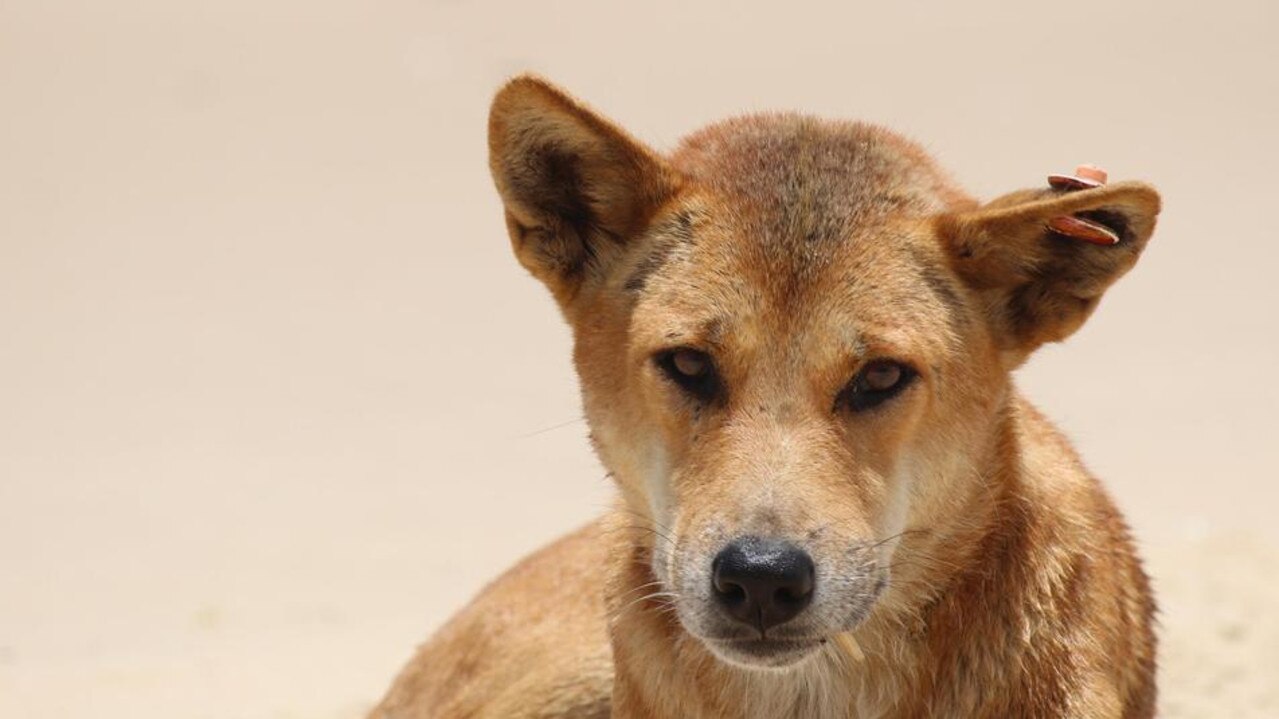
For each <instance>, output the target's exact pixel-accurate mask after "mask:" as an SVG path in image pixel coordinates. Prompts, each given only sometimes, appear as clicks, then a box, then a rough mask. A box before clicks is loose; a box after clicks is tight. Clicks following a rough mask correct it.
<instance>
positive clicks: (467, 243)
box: [0, 0, 1279, 719]
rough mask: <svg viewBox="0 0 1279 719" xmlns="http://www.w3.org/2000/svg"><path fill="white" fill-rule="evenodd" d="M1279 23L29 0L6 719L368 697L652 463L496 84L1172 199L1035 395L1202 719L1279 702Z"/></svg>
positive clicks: (5, 68) (8, 332)
mask: <svg viewBox="0 0 1279 719" xmlns="http://www.w3.org/2000/svg"><path fill="white" fill-rule="evenodd" d="M1276 31H1279V5H1277V4H1275V3H1273V2H1268V1H1266V0H1257V1H1256V2H1245V1H1242V0H1240V1H1235V0H1223V1H1221V2H1215V3H1210V4H1203V3H1178V2H1168V1H1164V2H1125V3H1111V2H1093V1H1092V0H1084V1H1080V2H1069V3H1059V4H1055V5H1047V4H1042V3H1037V4H1034V5H1033V6H1027V5H1022V6H1011V5H1008V4H1005V3H995V2H968V3H923V2H899V3H886V2H885V3H873V4H868V3H829V4H825V5H796V4H785V6H784V7H783V4H780V3H775V2H769V3H762V2H755V3H742V2H738V3H731V4H728V3H724V4H721V5H718V6H713V5H709V4H705V5H704V4H694V3H676V2H649V3H645V4H642V5H640V4H631V5H628V6H626V7H625V8H624V9H623V8H622V7H621V6H618V7H613V6H612V5H611V4H606V3H598V2H588V1H582V2H547V3H515V2H510V3H503V4H499V3H477V2H464V1H462V0H454V1H438V2H429V1H427V0H416V1H410V0H365V1H363V2H358V1H356V0H346V1H342V2H335V1H331V0H310V1H309V2H301V1H300V0H253V1H252V2H249V1H247V0H221V1H220V2H216V3H213V2H173V1H172V0H117V1H116V2H112V3H102V2H89V1H87V0H78V1H77V0H5V1H4V2H0V716H6V717H32V718H43V717H83V716H94V717H193V718H201V717H249V718H258V717H264V718H265V717H271V718H276V717H279V718H284V717H298V718H307V719H310V718H316V719H328V718H337V717H355V716H359V715H360V714H361V712H362V711H364V710H365V709H367V708H368V707H369V706H370V705H371V703H372V702H374V701H375V700H376V699H377V698H378V696H379V695H380V693H381V692H382V691H383V690H384V689H385V687H386V686H387V685H388V684H389V682H390V680H391V678H392V677H393V675H394V674H395V672H396V671H397V670H398V669H399V667H400V666H401V665H402V664H403V663H404V662H405V661H406V660H407V659H408V657H409V655H410V653H411V651H412V649H413V647H414V645H415V644H417V643H418V642H420V641H422V640H423V639H425V638H426V637H427V636H428V635H429V633H430V632H431V631H432V630H433V629H434V628H435V627H437V626H438V625H439V624H440V623H441V622H442V621H443V620H444V619H445V618H446V617H447V616H448V615H449V614H451V613H452V612H453V611H455V610H456V609H457V608H459V607H460V606H461V605H462V604H463V603H465V602H466V601H467V600H468V598H469V597H470V596H472V594H473V593H474V592H475V591H477V590H478V589H479V588H480V587H481V586H482V585H483V584H484V582H485V581H486V580H487V579H489V578H491V577H493V576H495V575H496V574H497V573H499V572H500V571H501V570H502V569H503V568H504V567H506V566H507V565H509V564H510V563H512V562H513V561H514V560H516V559H517V558H518V557H520V556H522V555H523V554H525V553H527V552H529V551H531V550H532V549H534V548H535V547H537V546H538V545H540V544H542V543H544V542H546V541H548V540H549V539H551V538H553V537H555V536H556V535H558V534H560V533H562V532H565V531H566V530H568V529H570V528H572V527H574V526H576V525H577V524H579V523H581V522H584V521H586V520H587V519H588V518H589V517H591V516H592V515H594V514H596V513H598V512H599V511H600V510H601V507H602V506H603V505H604V504H605V503H606V502H607V501H608V498H609V496H610V489H611V488H610V486H609V484H608V482H607V481H606V480H605V479H604V477H603V470H602V469H601V468H600V467H599V465H598V464H597V462H596V461H595V459H594V458H593V457H592V455H591V453H590V451H589V448H588V446H587V442H586V439H585V435H586V428H585V426H584V425H583V423H582V422H581V421H580V413H579V409H578V399H577V390H576V385H575V380H574V377H573V375H572V371H571V367H570V362H569V337H568V334H567V331H566V329H565V327H564V326H563V325H562V323H561V320H560V318H559V317H558V315H557V312H556V310H555V308H554V307H553V305H552V303H551V301H550V299H549V298H548V296H547V295H546V294H545V293H544V291H543V289H542V288H541V287H540V286H539V285H538V284H537V283H536V282H534V281H533V280H532V279H530V278H528V277H527V276H526V275H525V274H524V273H523V271H522V270H520V269H519V268H518V266H517V265H516V263H515V261H514V259H513V258H512V257H511V256H510V253H509V248H508V244H507V239H506V234H505V230H504V227H503V224H502V217H501V211H500V207H499V203H498V200H497V197H496V194H495V193H494V191H493V190H492V186H491V183H490V180H489V177H488V172H487V167H486V150H485V143H484V129H485V118H486V114H487V104H488V101H489V98H490V97H491V95H492V93H493V91H494V90H495V88H496V87H497V86H498V85H499V84H500V83H501V82H502V81H503V79H505V78H506V77H508V76H509V75H511V74H514V73H516V72H520V71H524V70H535V71H538V72H541V73H543V74H545V75H547V76H548V77H550V78H552V79H553V80H555V81H557V82H559V83H561V84H563V85H564V86H565V87H567V88H568V89H569V90H570V91H572V92H575V93H577V94H578V95H580V96H581V97H583V98H584V99H586V100H587V101H588V102H590V103H592V104H593V105H595V106H596V107H597V108H598V109H600V110H601V111H602V112H604V113H605V114H607V115H610V116H611V117H613V118H615V119H617V120H618V121H619V122H620V123H621V124H622V125H624V126H625V127H627V128H629V129H630V130H632V131H633V132H634V133H635V134H636V135H637V136H639V137H641V138H643V139H645V140H646V141H648V142H650V143H651V144H653V145H654V146H656V147H658V148H662V149H669V148H671V147H673V146H674V144H675V143H676V142H677V140H678V138H679V137H680V136H681V135H683V134H684V133H686V132H689V131H691V130H693V129H694V128H696V127H698V126H700V125H702V124H704V123H707V122H710V121H713V120H715V119H718V118H721V117H723V116H726V115H732V114H736V113H740V112H743V111H749V110H761V109H801V110H805V111H809V112H812V113H816V114H820V115H825V116H831V117H850V118H860V119H866V120H870V121H874V122H879V123H882V124H886V125H889V126H891V127H893V128H895V129H898V130H900V131H903V132H905V133H906V134H908V135H911V136H913V137H915V138H918V139H919V140H921V141H922V142H923V143H924V144H925V145H926V146H927V147H928V148H929V149H930V150H931V151H932V152H933V153H935V154H936V155H937V156H938V157H939V158H940V160H941V161H942V163H943V164H944V165H945V166H947V167H948V168H950V169H951V170H952V171H953V172H954V174H955V176H956V177H957V178H958V179H959V180H960V181H961V182H962V183H963V184H964V185H966V186H967V187H968V188H969V189H971V190H972V191H973V192H975V193H977V194H978V195H980V196H983V197H991V196H994V195H997V194H1000V193H1003V192H1006V191H1010V190H1013V189H1016V188H1020V187H1028V186H1038V185H1041V184H1043V182H1044V177H1045V175H1047V174H1048V173H1050V172H1060V171H1069V170H1071V169H1072V168H1073V167H1074V166H1075V165H1076V164H1077V163H1080V162H1094V163H1099V164H1101V165H1103V166H1105V167H1106V168H1107V169H1109V170H1110V171H1111V177H1112V178H1115V179H1128V178H1136V179H1144V180H1148V181H1150V182H1153V183H1154V184H1156V185H1157V186H1158V187H1159V188H1160V189H1161V191H1162V192H1163V195H1164V201H1165V212H1164V214H1163V216H1162V219H1161V222H1160V229H1159V231H1158V232H1157V233H1156V236H1155V239H1154V241H1153V243H1152V245H1151V246H1150V249H1149V250H1148V252H1147V254H1146V256H1145V258H1144V259H1143V261H1142V263H1141V264H1140V265H1139V266H1138V268H1137V269H1136V270H1135V271H1134V272H1133V273H1132V274H1131V275H1129V276H1128V278H1126V279H1125V280H1124V281H1123V282H1122V283H1120V284H1119V285H1118V286H1117V287H1116V288H1115V289H1114V290H1113V291H1112V292H1111V293H1110V294H1109V295H1108V297H1107V299H1106V300H1105V302H1104V303H1103V305H1102V309H1101V310H1100V311H1099V312H1098V313H1097V315H1096V316H1095V317H1094V318H1093V320H1092V321H1091V322H1090V323H1089V324H1088V325H1087V327H1085V329H1084V330H1083V331H1082V332H1081V333H1080V334H1079V335H1077V336H1076V337H1075V338H1074V339H1073V340H1072V341H1070V342H1069V343H1068V344H1066V345H1063V346H1059V347H1053V348H1049V349H1048V350H1046V351H1043V352H1041V353H1040V354H1039V355H1038V356H1037V357H1036V358H1035V359H1034V360H1033V361H1032V362H1031V363H1030V364H1029V365H1028V366H1027V367H1026V368H1025V369H1024V370H1023V371H1022V372H1021V374H1020V384H1021V385H1022V387H1023V389H1024V390H1025V392H1026V393H1028V394H1029V395H1030V396H1031V397H1032V398H1034V399H1035V400H1036V401H1037V402H1038V403H1039V404H1040V405H1041V406H1042V407H1043V408H1044V409H1045V410H1046V411H1047V412H1048V414H1049V415H1050V416H1052V417H1054V418H1055V419H1056V420H1058V422H1059V423H1060V424H1061V425H1062V426H1063V428H1064V429H1065V430H1066V431H1067V432H1068V433H1069V434H1070V436H1071V437H1073V439H1074V440H1075V441H1076V443H1077V445H1078V447H1079V449H1080V450H1081V452H1082V454H1083V456H1084V457H1085V458H1086V460H1087V462H1088V463H1089V464H1090V466H1091V467H1092V468H1093V469H1094V470H1095V471H1096V472H1097V473H1099V474H1100V475H1101V476H1102V477H1103V478H1104V479H1105V480H1106V482H1108V485H1109V487H1110V488H1111V490H1112V491H1113V493H1114V495H1115V496H1116V498H1117V500H1118V502H1119V503H1120V505H1121V506H1122V508H1123V509H1124V510H1125V511H1126V512H1127V515H1128V517H1129V518H1130V519H1131V521H1132V524H1133V525H1134V527H1135V530H1136V534H1137V537H1138V539H1139V541H1140V542H1141V544H1142V546H1143V551H1144V552H1145V554H1146V555H1147V557H1148V558H1149V563H1150V568H1151V570H1152V572H1153V573H1154V575H1155V583H1156V587H1157V589H1158V591H1159V592H1160V599H1161V602H1162V604H1163V608H1164V613H1163V616H1162V624H1163V631H1164V653H1163V661H1164V668H1163V672H1164V681H1163V692H1164V696H1165V700H1164V705H1163V714H1164V715H1165V716H1170V717H1190V716H1205V717H1208V716H1214V717H1221V716H1231V717H1246V716H1258V717H1260V716H1271V717H1273V716H1279V686H1276V685H1277V684H1279V683H1276V682H1274V681H1273V678H1274V667H1275V666H1279V624H1277V622H1276V616H1275V611H1274V610H1275V608H1276V606H1279V589H1277V586H1279V550H1277V549H1276V547H1279V524H1276V521H1275V516H1276V510H1277V509H1279V482H1277V481H1276V480H1279V476H1276V469H1275V468H1276V466H1277V464H1279V418H1277V415H1279V388H1277V387H1276V384H1275V382H1274V381H1273V375H1274V373H1275V371H1276V370H1277V369H1279V321H1277V320H1276V317H1275V313H1276V310H1277V309H1279V283H1277V282H1276V281H1275V277H1274V273H1275V271H1276V267H1277V266H1279V244H1277V243H1276V241H1275V232H1274V224H1275V220H1274V217H1273V216H1272V214H1271V209H1272V208H1273V207H1274V202H1275V200H1274V198H1275V197H1276V195H1279V179H1276V178H1279V171H1277V169H1279V168H1277V166H1276V163H1279V139H1277V136H1276V132H1275V128H1276V127H1279V50H1277V49H1276V45H1275V43H1274V37H1275V34H1276Z"/></svg>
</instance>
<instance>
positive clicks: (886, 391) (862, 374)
mask: <svg viewBox="0 0 1279 719" xmlns="http://www.w3.org/2000/svg"><path fill="white" fill-rule="evenodd" d="M918 377H919V372H917V371H916V370H915V368H913V367H911V366H910V365H908V364H905V363H904V362H898V361H896V360H888V359H878V360H872V361H870V362H867V363H866V364H865V365H863V366H862V368H861V369H860V370H858V371H857V374H856V375H855V376H854V377H853V379H852V381H850V382H849V383H848V385H847V386H845V387H844V389H843V390H842V391H841V392H840V393H839V396H838V397H837V398H836V400H835V406H836V407H837V408H838V407H847V408H848V409H849V410H851V411H853V412H865V411H867V410H870V409H874V408H875V407H878V406H879V405H881V404H883V403H885V402H887V401H888V400H890V399H892V398H894V397H896V396H897V395H899V394H901V393H902V392H904V391H905V390H906V388H907V387H909V386H910V385H911V384H913V383H914V382H915V380H916V379H917V378H918Z"/></svg>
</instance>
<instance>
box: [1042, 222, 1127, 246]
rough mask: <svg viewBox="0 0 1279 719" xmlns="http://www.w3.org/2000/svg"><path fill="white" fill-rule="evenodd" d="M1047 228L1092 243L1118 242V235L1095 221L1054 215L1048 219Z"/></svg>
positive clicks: (1108, 243)
mask: <svg viewBox="0 0 1279 719" xmlns="http://www.w3.org/2000/svg"><path fill="white" fill-rule="evenodd" d="M1048 229H1050V230H1052V231H1053V232H1056V233H1057V234H1059V235H1065V236H1067V237H1070V238H1073V239H1076V240H1083V241H1084V242H1091V243H1093V244H1094V245H1117V244H1119V235H1117V234H1115V233H1114V231H1113V230H1111V229H1110V228H1109V227H1106V226H1105V225H1099V224H1097V223H1096V222H1089V221H1088V220H1085V219H1082V218H1079V217H1071V216H1070V215H1064V216H1062V217H1054V218H1052V219H1051V220H1049V221H1048Z"/></svg>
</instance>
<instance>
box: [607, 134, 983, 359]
mask: <svg viewBox="0 0 1279 719" xmlns="http://www.w3.org/2000/svg"><path fill="white" fill-rule="evenodd" d="M672 160H673V163H674V164H675V166H676V167H677V168H678V169H679V170H680V171H681V172H682V173H683V174H684V175H685V176H686V177H688V178H690V180H691V183H690V184H691V186H692V188H693V189H692V191H691V192H690V193H689V195H688V196H686V197H685V198H684V200H683V201H682V202H681V203H680V204H679V205H678V206H677V207H675V208H673V211H672V212H670V213H669V214H666V215H665V216H663V218H662V219H661V220H659V222H658V223H657V224H656V226H655V227H654V228H653V230H652V232H651V235H652V242H651V245H652V250H651V254H650V255H649V256H648V257H646V258H645V260H644V261H642V262H641V263H640V264H639V265H638V267H637V268H636V269H635V271H634V273H633V274H632V275H631V276H630V277H629V279H628V282H627V284H628V288H629V289H631V290H633V291H636V292H639V293H641V295H642V299H641V306H645V307H647V308H648V309H650V310H652V311H653V312H654V313H655V314H658V315H659V316H660V318H661V321H662V322H663V323H664V324H665V325H667V327H666V328H665V331H666V332H667V333H668V334H669V333H676V332H679V333H698V332H700V333H702V334H711V335H713V334H716V333H719V334H724V335H728V334H734V335H740V334H741V333H742V332H744V331H749V329H750V328H751V326H753V327H754V328H755V329H758V330H760V331H762V332H767V333H768V334H769V335H770V336H773V337H776V336H778V335H779V334H781V333H785V334H794V330H796V329H799V328H810V329H811V328H817V329H819V330H820V331H823V332H829V331H831V330H834V331H836V332H839V333H842V334H843V335H844V336H846V337H847V339H848V341H849V342H854V343H856V342H862V341H864V340H865V339H866V337H868V336H869V337H872V338H874V337H883V336H884V335H889V336H890V337H888V340H889V341H891V342H894V343H902V342H917V341H918V340H919V337H918V335H927V334H928V333H930V332H931V333H933V334H937V333H945V331H946V328H945V324H946V323H948V322H949V321H951V320H952V319H953V317H952V316H953V315H954V314H955V311H954V310H955V307H954V305H957V304H959V303H960V298H959V295H958V291H957V289H956V286H955V285H954V284H953V283H952V280H951V278H950V277H949V273H948V272H947V271H946V270H945V268H944V264H943V262H942V259H941V257H940V253H939V251H938V248H937V245H936V243H935V241H934V240H933V239H932V235H931V232H930V230H929V225H928V222H927V218H929V217H931V216H934V215H936V214H938V213H940V212H943V211H946V210H948V209H953V208H956V207H958V206H960V205H962V204H965V203H967V202H970V201H969V200H968V199H967V198H966V197H965V196H964V195H963V194H962V193H961V192H959V191H958V190H957V189H956V188H955V187H954V185H953V184H952V183H951V182H950V181H949V179H948V178H947V177H946V176H945V175H944V174H943V173H942V172H941V171H940V170H939V169H938V168H937V167H936V165H935V164H934V163H933V162H932V160H931V159H930V158H929V157H928V156H927V155H926V154H925V153H924V152H923V151H922V150H920V149H919V148H918V147H917V146H915V145H914V144H912V143H910V142H908V141H906V140H904V139H902V138H900V137H898V136H896V135H894V134H892V133H890V132H889V131H887V130H883V129H880V128H876V127H872V126H868V125H863V124H856V123H843V122H828V121H823V120H818V119H814V118H809V117H804V116H799V115H766V116H755V117H748V118H741V119H736V120H730V121H728V122H726V123H721V124H719V125H714V126H711V127H709V128H707V129H705V130H702V131H701V132H699V133H697V134H695V135H693V136H691V137H690V138H688V139H687V140H686V141H685V142H684V143H683V144H682V145H681V147H680V148H679V149H678V150H677V151H676V153H675V154H674V156H673V158H672ZM730 330H731V333H730ZM704 339H706V340H709V341H714V340H715V339H716V338H715V337H713V336H711V337H706V338H704Z"/></svg>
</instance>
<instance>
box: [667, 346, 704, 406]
mask: <svg viewBox="0 0 1279 719" xmlns="http://www.w3.org/2000/svg"><path fill="white" fill-rule="evenodd" d="M655 360H656V362H657V367H658V369H660V370H661V371H662V373H663V374H665V375H666V376H667V378H669V379H670V380H671V381H672V382H674V383H675V384H677V385H679V386H680V388H681V389H683V390H684V391H685V392H687V393H689V394H690V395H692V396H693V397H695V398H697V399H698V400H701V401H703V402H708V401H710V400H712V399H714V398H715V396H716V395H717V394H719V375H718V374H716V372H715V363H714V362H712V361H711V356H710V355H708V354H706V353H705V352H701V351H698V350H694V349H688V348H679V349H673V350H667V351H666V352H661V353H659V354H658V355H657V357H656V358H655Z"/></svg>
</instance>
